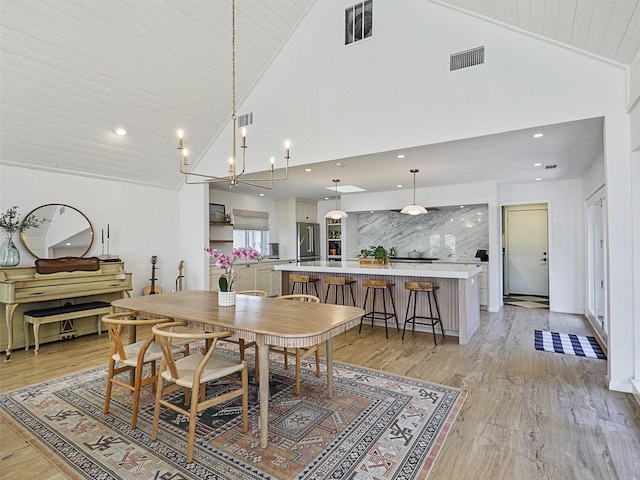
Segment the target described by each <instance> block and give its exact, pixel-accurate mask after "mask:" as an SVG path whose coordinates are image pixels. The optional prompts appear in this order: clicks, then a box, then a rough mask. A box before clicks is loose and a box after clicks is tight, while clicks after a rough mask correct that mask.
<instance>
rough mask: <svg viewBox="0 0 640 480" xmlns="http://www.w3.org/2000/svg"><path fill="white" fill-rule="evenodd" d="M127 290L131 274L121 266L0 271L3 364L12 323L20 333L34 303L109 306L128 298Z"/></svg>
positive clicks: (10, 343)
mask: <svg viewBox="0 0 640 480" xmlns="http://www.w3.org/2000/svg"><path fill="white" fill-rule="evenodd" d="M131 289H132V283H131V273H128V272H126V271H125V269H124V263H123V262H100V268H99V269H98V270H95V271H73V272H56V273H37V272H36V268H35V267H4V268H0V303H2V304H4V306H5V308H4V312H2V311H0V315H4V320H5V321H4V322H2V317H0V348H2V346H4V344H5V342H6V345H7V346H6V352H7V353H6V355H7V356H6V361H9V360H11V350H12V349H13V343H14V336H13V333H14V332H13V323H14V319H18V320H19V322H20V329H19V331H20V332H22V321H23V317H22V312H24V311H25V310H27V309H34V307H35V308H36V309H37V308H38V307H39V305H38V306H36V305H33V304H34V303H37V302H39V303H41V305H42V308H45V307H47V308H48V307H53V306H61V305H63V304H65V303H72V304H75V303H82V302H89V301H105V302H111V301H113V300H116V299H118V298H122V296H123V295H124V294H125V293H126V294H127V295H129V296H131V294H130V291H131ZM4 324H6V330H5V328H4ZM94 331H95V330H94ZM22 343H24V341H22Z"/></svg>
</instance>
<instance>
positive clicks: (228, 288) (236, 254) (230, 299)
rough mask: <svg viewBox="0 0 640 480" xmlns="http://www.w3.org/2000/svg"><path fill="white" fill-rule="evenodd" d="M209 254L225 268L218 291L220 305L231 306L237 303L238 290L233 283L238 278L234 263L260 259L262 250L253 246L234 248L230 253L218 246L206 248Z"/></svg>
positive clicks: (217, 263)
mask: <svg viewBox="0 0 640 480" xmlns="http://www.w3.org/2000/svg"><path fill="white" fill-rule="evenodd" d="M204 250H205V252H207V255H209V256H210V257H212V258H213V259H214V260H215V261H216V266H217V267H221V268H224V270H225V273H224V274H222V275H221V276H220V278H219V279H218V285H219V286H220V292H219V293H218V305H220V306H221V307H230V306H232V305H235V304H236V291H235V290H234V289H233V283H234V281H235V279H236V276H237V274H236V272H234V271H233V264H234V263H235V262H236V261H237V260H241V259H242V260H258V261H260V259H261V257H260V252H258V251H257V250H254V249H253V248H234V249H233V250H231V252H230V253H229V255H227V254H225V253H223V252H222V251H220V250H218V249H216V248H205V249H204Z"/></svg>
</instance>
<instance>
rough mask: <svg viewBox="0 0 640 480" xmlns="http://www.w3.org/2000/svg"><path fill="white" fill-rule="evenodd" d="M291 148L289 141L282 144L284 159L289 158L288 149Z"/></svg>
mask: <svg viewBox="0 0 640 480" xmlns="http://www.w3.org/2000/svg"><path fill="white" fill-rule="evenodd" d="M290 146H291V142H290V141H289V140H287V141H285V142H284V148H285V149H286V154H285V158H289V147H290Z"/></svg>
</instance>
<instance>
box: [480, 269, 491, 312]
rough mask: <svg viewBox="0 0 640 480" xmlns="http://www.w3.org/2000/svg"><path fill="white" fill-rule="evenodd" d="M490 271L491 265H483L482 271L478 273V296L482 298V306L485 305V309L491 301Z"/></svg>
mask: <svg viewBox="0 0 640 480" xmlns="http://www.w3.org/2000/svg"><path fill="white" fill-rule="evenodd" d="M488 271H489V265H482V271H481V272H480V273H479V274H478V297H479V299H480V307H484V309H485V310H486V309H487V304H488V302H489V281H488V278H487V276H488V273H487V272H488Z"/></svg>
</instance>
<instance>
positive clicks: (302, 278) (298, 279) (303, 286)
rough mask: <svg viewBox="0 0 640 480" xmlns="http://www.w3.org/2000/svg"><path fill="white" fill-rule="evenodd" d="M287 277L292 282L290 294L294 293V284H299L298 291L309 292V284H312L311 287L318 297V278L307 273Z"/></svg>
mask: <svg viewBox="0 0 640 480" xmlns="http://www.w3.org/2000/svg"><path fill="white" fill-rule="evenodd" d="M289 278H290V279H291V281H292V282H293V285H292V287H291V295H293V294H294V293H296V285H300V293H306V294H308V293H309V284H311V285H313V289H314V290H315V291H316V297H319V296H320V294H319V293H318V285H317V283H318V279H317V278H311V277H309V275H289Z"/></svg>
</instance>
